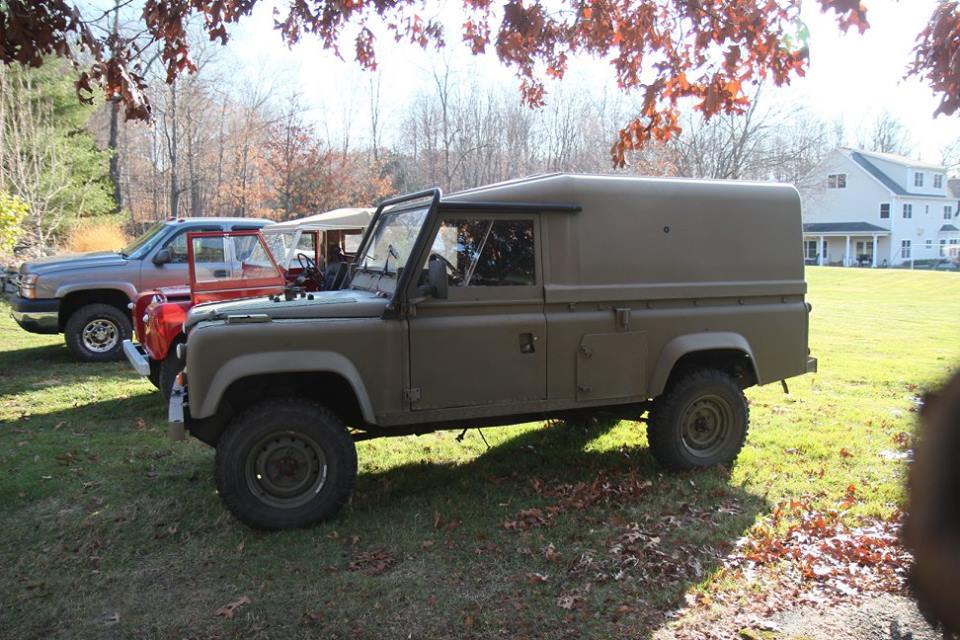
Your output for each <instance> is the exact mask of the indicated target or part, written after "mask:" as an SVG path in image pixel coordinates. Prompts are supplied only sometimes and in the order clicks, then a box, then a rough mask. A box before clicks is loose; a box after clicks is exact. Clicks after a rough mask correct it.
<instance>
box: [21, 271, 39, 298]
mask: <svg viewBox="0 0 960 640" xmlns="http://www.w3.org/2000/svg"><path fill="white" fill-rule="evenodd" d="M39 277H40V276H38V275H37V274H35V273H28V274H27V275H25V276H21V277H20V297H21V298H30V299H34V298H36V297H37V279H38V278H39Z"/></svg>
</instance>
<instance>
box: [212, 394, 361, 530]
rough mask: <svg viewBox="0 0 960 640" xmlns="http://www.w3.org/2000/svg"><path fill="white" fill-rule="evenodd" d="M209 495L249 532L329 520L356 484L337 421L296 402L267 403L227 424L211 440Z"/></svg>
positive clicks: (353, 458)
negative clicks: (214, 493) (213, 491)
mask: <svg viewBox="0 0 960 640" xmlns="http://www.w3.org/2000/svg"><path fill="white" fill-rule="evenodd" d="M215 476H216V483H217V490H218V491H219V493H220V498H221V499H222V500H223V503H224V504H225V505H226V506H227V508H228V509H229V510H230V511H231V512H232V513H233V515H234V516H236V517H237V519H239V520H240V521H241V522H243V523H245V524H247V525H249V526H251V527H254V528H256V529H289V528H294V527H305V526H309V525H312V524H315V523H317V522H321V521H323V520H326V519H328V518H330V517H332V516H333V515H334V514H336V513H337V511H339V510H340V508H341V507H342V506H343V505H344V504H346V502H347V500H348V499H349V498H350V495H351V494H352V493H353V488H354V485H355V484H356V480H357V450H356V447H355V445H354V442H353V438H351V437H350V434H349V433H348V432H347V429H346V427H345V426H344V424H343V422H341V421H340V419H339V418H338V417H337V416H336V415H335V414H333V413H332V412H331V411H329V410H328V409H326V408H324V407H322V406H320V405H318V404H315V403H312V402H308V401H303V400H296V399H283V400H268V401H266V402H262V403H260V404H257V405H255V406H254V407H252V408H251V409H248V410H247V411H246V412H244V413H243V414H241V415H240V416H239V417H237V418H236V419H235V420H233V421H232V423H231V424H229V425H228V426H227V428H226V430H225V431H224V432H223V434H222V435H221V436H220V440H219V442H218V443H217V455H216V463H215Z"/></svg>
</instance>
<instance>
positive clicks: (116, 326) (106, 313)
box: [64, 303, 131, 362]
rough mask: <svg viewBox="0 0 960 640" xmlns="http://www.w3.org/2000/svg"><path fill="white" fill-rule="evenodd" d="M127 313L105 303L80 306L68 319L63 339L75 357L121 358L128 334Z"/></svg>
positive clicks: (129, 331) (84, 359)
mask: <svg viewBox="0 0 960 640" xmlns="http://www.w3.org/2000/svg"><path fill="white" fill-rule="evenodd" d="M130 333H131V325H130V318H129V317H128V316H127V314H125V313H122V312H121V311H120V310H119V309H117V308H116V307H112V306H110V305H108V304H100V303H96V304H88V305H85V306H82V307H80V308H79V309H77V310H76V311H74V312H73V314H72V315H71V316H70V318H69V319H68V320H67V324H66V326H65V327H64V339H65V340H66V342H67V348H68V349H70V352H71V353H72V354H73V355H74V357H76V358H77V359H78V360H82V361H84V362H107V361H110V360H120V359H121V358H123V341H124V340H125V339H127V338H129V337H130Z"/></svg>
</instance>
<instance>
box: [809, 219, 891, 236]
mask: <svg viewBox="0 0 960 640" xmlns="http://www.w3.org/2000/svg"><path fill="white" fill-rule="evenodd" d="M803 232H804V233H824V234H827V233H870V234H874V233H876V234H877V235H882V234H884V233H890V230H889V229H884V228H883V227H878V226H877V225H875V224H870V223H869V222H808V223H806V224H804V225H803Z"/></svg>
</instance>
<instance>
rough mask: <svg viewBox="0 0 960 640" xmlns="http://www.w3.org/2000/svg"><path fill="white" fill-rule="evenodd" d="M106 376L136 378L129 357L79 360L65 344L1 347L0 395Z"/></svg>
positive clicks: (3, 396)
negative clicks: (6, 348)
mask: <svg viewBox="0 0 960 640" xmlns="http://www.w3.org/2000/svg"><path fill="white" fill-rule="evenodd" d="M107 378H109V379H118V378H119V379H127V378H129V379H130V380H135V379H137V377H136V376H135V374H134V372H133V370H132V369H131V367H130V365H129V364H128V363H127V361H126V360H122V361H115V362H99V363H97V362H78V361H77V360H76V359H75V358H74V357H73V356H72V355H71V354H70V351H69V350H67V348H66V346H64V345H63V344H51V345H44V346H38V347H26V348H23V349H17V350H13V351H0V399H2V398H5V397H7V396H12V395H16V394H19V393H23V392H30V391H33V390H35V389H39V388H42V387H45V386H66V385H73V384H78V383H84V382H90V381H92V380H101V379H107Z"/></svg>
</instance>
